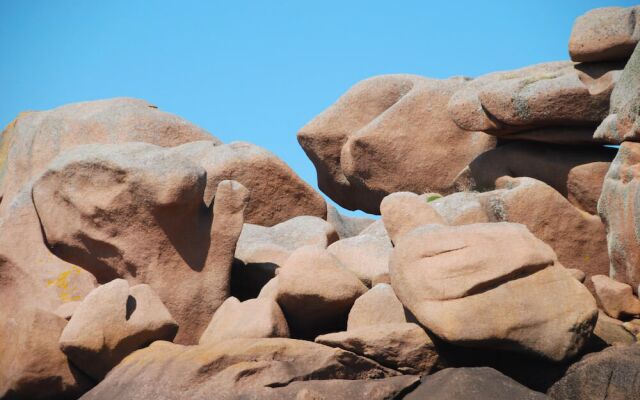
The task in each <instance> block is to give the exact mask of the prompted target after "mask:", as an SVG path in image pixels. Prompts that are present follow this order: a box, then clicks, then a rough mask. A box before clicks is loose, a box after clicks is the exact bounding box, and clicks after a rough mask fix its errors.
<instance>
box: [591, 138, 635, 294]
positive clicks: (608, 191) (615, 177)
mask: <svg viewBox="0 0 640 400" xmlns="http://www.w3.org/2000/svg"><path fill="white" fill-rule="evenodd" d="M639 164H640V144H638V143H633V142H623V143H622V145H621V146H620V149H619V150H618V155H617V156H616V158H615V159H614V160H613V162H612V163H611V167H610V168H609V172H608V173H607V176H606V178H605V181H604V185H603V187H602V195H601V196H600V201H599V202H598V212H599V214H600V216H601V217H602V220H603V222H604V224H605V226H606V230H607V245H608V248H609V259H610V261H611V274H610V276H611V277H612V278H613V279H615V280H617V281H620V282H623V283H627V284H629V285H631V287H632V288H633V290H634V292H636V293H637V290H638V289H637V288H638V284H640V247H639V242H638V240H639V239H638V236H637V235H636V232H637V227H638V226H639V225H640V224H639V216H640V212H639V210H638V208H637V204H638V198H639V197H640V195H639V194H638V188H639V187H640V185H639V182H640V180H639V179H638V165H639ZM604 274H605V275H609V274H607V273H604Z"/></svg>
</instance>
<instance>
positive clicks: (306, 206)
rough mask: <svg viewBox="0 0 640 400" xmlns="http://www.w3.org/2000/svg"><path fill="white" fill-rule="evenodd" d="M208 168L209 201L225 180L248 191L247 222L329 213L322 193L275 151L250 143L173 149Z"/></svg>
mask: <svg viewBox="0 0 640 400" xmlns="http://www.w3.org/2000/svg"><path fill="white" fill-rule="evenodd" d="M172 150H173V151H174V152H176V153H178V154H180V155H182V156H184V157H185V158H188V159H189V160H192V161H194V162H197V163H198V164H200V165H201V166H202V167H203V168H204V169H205V170H206V171H207V186H206V189H205V192H204V200H205V203H206V204H211V200H212V199H213V198H214V197H215V194H216V188H217V187H218V183H220V182H221V181H223V180H234V181H237V182H240V183H241V184H242V185H243V186H244V187H246V188H247V189H248V190H249V203H248V204H247V208H246V209H245V214H244V219H245V222H247V223H251V224H256V225H264V226H272V225H275V224H278V223H280V222H284V221H286V220H288V219H291V218H293V217H297V216H300V215H311V216H316V217H319V218H325V217H326V216H327V205H326V203H325V201H324V199H323V198H322V196H321V195H320V194H319V193H318V192H316V191H315V190H314V189H313V188H312V187H311V186H309V184H308V183H306V182H305V181H303V180H302V179H301V178H300V177H299V176H298V175H297V174H296V173H295V172H293V170H292V169H291V168H290V167H289V166H288V165H287V164H285V163H284V162H283V161H282V160H281V159H279V158H278V157H277V156H276V155H275V154H273V153H271V152H270V151H267V150H265V149H263V148H261V147H258V146H256V145H254V144H251V143H245V142H233V143H229V144H224V145H216V144H215V143H212V142H211V141H203V142H193V143H187V144H184V145H182V146H179V147H176V148H174V149H172Z"/></svg>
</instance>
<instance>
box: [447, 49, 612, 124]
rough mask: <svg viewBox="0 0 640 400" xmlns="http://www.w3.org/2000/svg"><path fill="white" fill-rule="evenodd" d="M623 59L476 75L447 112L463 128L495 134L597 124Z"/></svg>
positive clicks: (606, 112)
mask: <svg viewBox="0 0 640 400" xmlns="http://www.w3.org/2000/svg"><path fill="white" fill-rule="evenodd" d="M623 67H624V63H618V62H616V63H599V64H573V63H571V62H567V61H559V62H552V63H544V64H537V65H533V66H530V67H525V68H521V69H518V70H515V71H507V72H495V73H491V74H488V75H484V76H481V77H479V78H477V79H475V80H473V81H471V82H470V83H469V84H468V85H466V86H465V87H464V88H462V89H460V90H458V91H457V92H456V93H455V94H454V95H453V96H452V97H451V100H449V105H448V107H447V109H448V111H449V115H450V116H451V118H452V119H453V120H454V121H455V123H456V124H457V125H458V126H459V127H461V128H463V129H466V130H468V131H483V132H487V133H490V134H492V135H495V136H498V137H508V135H509V134H511V133H514V132H522V131H528V130H531V129H539V128H547V127H549V128H557V127H564V126H568V127H594V128H595V127H596V126H597V125H598V124H599V123H600V122H601V121H602V120H603V119H604V118H605V117H606V116H607V114H608V112H609V96H610V95H611V91H612V90H613V87H614V86H615V83H616V80H617V79H618V76H619V75H620V70H622V68H623Z"/></svg>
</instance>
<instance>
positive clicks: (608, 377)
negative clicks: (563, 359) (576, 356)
mask: <svg viewBox="0 0 640 400" xmlns="http://www.w3.org/2000/svg"><path fill="white" fill-rule="evenodd" d="M639 376H640V344H634V345H629V346H613V347H609V348H608V349H605V350H604V351H602V352H600V353H594V354H589V355H587V356H585V357H584V358H583V359H582V360H580V361H579V362H577V363H575V364H573V365H572V366H571V367H570V368H569V370H568V371H567V373H566V375H565V376H564V377H563V378H562V379H561V380H559V381H558V382H557V383H556V384H555V385H553V387H551V389H550V390H549V392H548V394H549V396H551V397H552V398H553V399H556V400H569V399H584V400H604V399H607V400H625V399H637V398H640V379H639V378H638V377H639Z"/></svg>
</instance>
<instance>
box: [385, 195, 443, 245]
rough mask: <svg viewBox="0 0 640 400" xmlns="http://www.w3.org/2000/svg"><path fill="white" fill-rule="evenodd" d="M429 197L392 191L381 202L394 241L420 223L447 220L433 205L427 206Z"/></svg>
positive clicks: (435, 222)
mask: <svg viewBox="0 0 640 400" xmlns="http://www.w3.org/2000/svg"><path fill="white" fill-rule="evenodd" d="M425 204H427V198H426V197H425V196H419V195H417V194H415V193H410V192H396V193H391V194H390V195H388V196H387V197H385V198H384V199H382V202H381V203H380V214H382V222H384V227H385V229H386V230H387V232H388V233H389V238H390V239H391V241H392V242H393V243H398V240H399V239H400V238H401V237H402V235H404V234H405V233H407V232H410V231H411V230H413V229H414V228H417V227H418V226H420V225H426V224H442V225H446V224H447V222H446V220H445V219H444V218H443V217H442V216H441V215H440V214H439V213H438V212H437V211H436V210H434V209H433V208H432V207H429V206H426V207H425Z"/></svg>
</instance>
